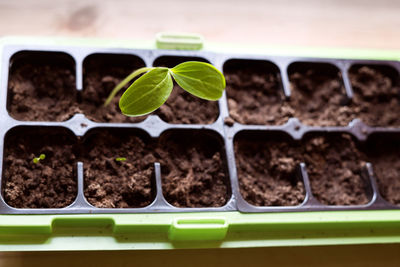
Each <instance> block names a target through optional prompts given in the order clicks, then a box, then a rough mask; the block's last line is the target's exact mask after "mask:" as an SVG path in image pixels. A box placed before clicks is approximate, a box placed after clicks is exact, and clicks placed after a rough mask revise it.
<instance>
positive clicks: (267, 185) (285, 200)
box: [235, 135, 305, 206]
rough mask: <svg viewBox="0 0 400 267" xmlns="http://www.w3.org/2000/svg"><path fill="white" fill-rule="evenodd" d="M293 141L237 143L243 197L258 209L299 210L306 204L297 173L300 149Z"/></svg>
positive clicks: (248, 140)
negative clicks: (277, 207)
mask: <svg viewBox="0 0 400 267" xmlns="http://www.w3.org/2000/svg"><path fill="white" fill-rule="evenodd" d="M292 143H293V142H290V140H289V138H282V137H279V138H278V137H273V138H268V139H260V138H257V137H254V136H249V135H245V136H240V137H238V138H237V139H235V154H236V165H237V171H238V178H239V185H240V193H241V194H242V196H243V198H244V199H245V200H246V201H248V202H249V203H250V204H253V205H256V206H295V205H299V204H301V203H302V202H303V200H304V197H305V190H304V186H303V182H302V181H301V180H299V179H298V177H297V175H296V172H297V168H298V166H299V163H300V155H301V153H299V152H300V151H299V148H298V147H296V146H295V145H293V144H292Z"/></svg>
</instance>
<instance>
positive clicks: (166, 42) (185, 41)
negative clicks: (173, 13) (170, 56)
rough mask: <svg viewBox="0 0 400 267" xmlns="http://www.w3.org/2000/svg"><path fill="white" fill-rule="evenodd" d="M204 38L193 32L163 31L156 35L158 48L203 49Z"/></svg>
mask: <svg viewBox="0 0 400 267" xmlns="http://www.w3.org/2000/svg"><path fill="white" fill-rule="evenodd" d="M203 43H204V38H203V37H202V36H201V35H199V34H193V33H174V32H161V33H158V34H157V35H156V46H157V48H158V49H169V50H201V49H202V48H203Z"/></svg>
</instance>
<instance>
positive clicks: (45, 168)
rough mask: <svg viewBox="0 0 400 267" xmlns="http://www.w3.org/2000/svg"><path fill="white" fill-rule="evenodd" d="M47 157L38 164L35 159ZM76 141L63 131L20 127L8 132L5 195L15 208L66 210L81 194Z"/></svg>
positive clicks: (5, 155)
mask: <svg viewBox="0 0 400 267" xmlns="http://www.w3.org/2000/svg"><path fill="white" fill-rule="evenodd" d="M40 154H44V155H45V159H43V160H40V161H39V162H38V163H34V162H33V159H34V158H35V157H39V155H40ZM75 155H76V151H75V138H74V137H73V135H72V134H71V133H70V132H67V131H66V130H64V129H62V128H51V129H50V128H38V127H18V128H14V129H13V130H11V131H10V132H8V133H7V136H6V138H5V147H4V167H3V170H4V171H3V187H2V194H3V197H4V200H5V201H6V203H7V204H8V205H10V206H12V207H15V208H63V207H66V206H68V205H69V204H71V203H72V202H73V201H74V200H75V198H76V194H77V180H76V176H75V171H74V170H75V165H76V156H75Z"/></svg>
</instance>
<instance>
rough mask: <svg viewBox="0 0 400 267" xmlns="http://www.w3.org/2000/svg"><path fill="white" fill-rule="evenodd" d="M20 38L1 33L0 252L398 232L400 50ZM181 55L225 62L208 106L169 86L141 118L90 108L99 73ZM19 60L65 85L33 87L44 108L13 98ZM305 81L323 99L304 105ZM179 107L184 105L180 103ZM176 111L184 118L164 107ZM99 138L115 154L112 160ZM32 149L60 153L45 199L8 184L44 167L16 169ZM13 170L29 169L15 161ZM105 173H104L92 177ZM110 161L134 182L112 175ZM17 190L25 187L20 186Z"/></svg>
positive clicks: (304, 241) (379, 237)
mask: <svg viewBox="0 0 400 267" xmlns="http://www.w3.org/2000/svg"><path fill="white" fill-rule="evenodd" d="M27 40H29V39H24V38H22V39H19V38H7V39H3V41H2V42H3V45H2V66H1V90H0V101H2V102H1V107H0V116H1V123H2V127H1V128H0V139H1V140H4V141H3V142H2V143H1V146H0V154H1V155H3V160H2V161H0V168H1V169H2V182H1V183H0V186H1V187H0V191H1V192H2V197H1V198H0V213H1V214H2V215H0V237H1V238H0V248H1V249H2V250H60V249H66V250H68V249H78V250H82V249H83V250H84V249H130V248H173V247H183V248H193V247H245V246H281V245H317V244H350V243H381V242H398V241H399V240H400V235H399V234H400V230H399V229H400V228H399V227H398V226H399V225H400V210H399V203H400V201H399V196H400V187H399V186H398V184H399V180H400V173H399V169H398V165H399V160H398V156H399V152H398V151H400V149H397V148H400V143H399V140H400V120H399V119H398V117H399V116H398V115H397V116H390V112H397V113H396V114H399V111H400V104H399V98H400V96H399V92H400V90H399V87H398V86H399V72H400V63H399V62H398V59H399V57H400V53H398V52H392V53H389V54H385V53H382V52H376V51H375V52H373V53H372V54H371V52H363V51H358V52H357V51H356V52H354V51H352V53H349V52H348V51H339V50H331V52H330V51H329V50H328V51H326V52H324V51H320V52H319V53H316V52H315V51H313V52H307V51H299V50H297V51H296V50H292V51H291V52H287V51H286V52H283V51H279V49H269V50H266V51H260V53H253V54H250V53H248V50H235V49H232V52H227V51H226V50H225V51H224V52H219V51H218V50H219V49H218V47H213V48H210V49H206V50H205V51H184V50H161V49H148V48H147V49H146V48H139V49H138V48H135V47H139V46H140V44H136V45H135V44H132V45H131V44H126V43H111V44H110V43H108V42H104V41H103V42H102V41H99V42H93V41H90V40H83V41H76V40H67V41H65V40H58V41H57V40H56V41H55V40H54V39H53V40H45V39H43V40H41V41H34V42H31V44H29V42H27ZM132 47H133V48H132ZM178 48H179V47H178ZM243 51H245V52H243ZM373 55H376V56H373ZM187 60H201V61H206V62H209V63H211V64H213V65H214V66H216V67H217V68H218V69H220V70H223V71H224V73H225V75H226V78H227V90H226V93H225V94H224V96H223V97H222V98H221V100H219V101H218V103H211V102H210V103H205V102H201V103H200V104H198V103H197V102H196V101H195V100H193V99H191V98H188V97H187V96H185V95H182V93H176V94H177V95H175V96H173V98H174V99H173V100H171V102H167V104H166V108H165V109H161V110H160V111H157V112H156V113H154V114H152V115H149V116H146V117H143V118H138V119H126V118H125V117H123V116H121V115H120V114H119V113H118V110H115V109H114V110H111V111H110V113H111V117H110V116H109V114H106V113H104V112H103V111H101V110H100V111H99V110H98V109H96V106H94V107H93V105H94V104H93V103H89V102H90V101H91V100H92V99H93V98H94V96H93V92H91V91H90V86H92V87H93V86H96V83H95V82H96V79H97V80H100V81H101V82H102V83H103V84H107V83H108V82H110V81H111V82H113V79H115V76H118V75H120V76H121V75H122V77H120V78H123V74H121V73H119V72H123V71H127V73H126V74H128V73H129V72H130V71H132V68H135V67H137V66H139V65H143V66H153V65H165V66H169V67H170V66H174V65H175V64H177V63H179V62H182V61H187ZM27 62H28V63H27ZM49 62H50V63H49ZM114 63H116V65H113V64H114ZM29 64H31V66H34V68H33V71H37V70H38V68H40V67H41V66H42V67H43V66H46V64H47V67H43V68H44V69H45V72H46V73H51V71H54V72H57V75H54V79H56V78H57V77H61V76H62V77H63V79H64V80H63V83H61V84H57V83H52V82H54V81H49V80H39V81H35V82H36V84H39V85H40V86H42V89H44V92H42V96H43V97H44V98H45V99H46V101H47V102H46V101H45V102H41V101H42V99H37V100H35V99H34V97H33V99H34V100H33V101H31V102H24V101H26V99H27V98H30V97H31V95H26V93H25V91H24V88H23V86H24V82H25V83H26V82H27V81H28V82H29V79H31V78H32V77H34V76H30V73H31V72H32V69H30V68H29ZM51 64H53V65H51ZM27 65H28V67H27ZM23 68H27V69H23ZM35 68H36V69H35ZM102 68H103V69H102ZM107 68H109V70H110V72H111V71H112V72H113V74H112V75H110V74H108V73H107ZM118 68H119V70H116V69H118ZM20 69H22V70H20ZM126 69H127V70H126ZM39 72H40V71H39ZM93 72H94V74H93ZM254 73H255V74H254ZM371 73H372V74H371ZM126 74H125V75H126ZM49 75H51V74H49ZM91 75H92V76H91ZM96 75H97V76H96ZM113 75H114V76H113ZM368 75H369V76H368ZM374 75H378V78H376V79H378V81H376V83H377V84H379V85H381V86H383V87H384V88H386V89H385V90H387V92H386V91H385V92H383V93H382V92H378V93H374V92H370V93H369V94H362V93H360V91H362V89H363V87H362V86H363V84H364V85H365V84H367V85H368V84H370V83H374V80H373V78H374V77H373V76H374ZM379 75H381V76H379ZM56 76H57V77H56ZM321 77H323V78H321ZM21 79H22V81H21ZM23 79H26V80H23ZM32 79H35V78H32ZM368 79H370V80H371V79H372V81H370V80H368ZM30 82H32V81H30ZM313 82H314V83H313ZM47 83H49V84H50V85H49V87H56V86H61V87H63V88H67V89H66V90H64V91H62V92H61V94H62V95H63V101H62V102H60V101H59V102H52V101H54V99H52V97H53V98H54V95H53V96H52V95H51V94H50V95H49V94H48V92H46V84H47ZM382 83H383V85H382ZM10 84H11V85H10ZM43 84H44V85H43ZM266 84H267V85H266ZM310 84H311V85H310ZM360 84H361V85H360ZM265 86H266V87H267V88H265ZM318 86H319V87H318ZM372 86H374V85H372ZM326 87H328V88H330V89H332V92H329V90H327V89H326ZM21 88H22V89H21ZM243 88H245V90H243ZM254 88H256V89H254ZM315 88H317V89H318V88H322V89H321V90H325V91H323V93H324V94H325V95H326V96H325V97H321V96H317V97H316V98H315V99H317V100H315V99H313V92H312V90H315ZM359 88H361V89H359ZM393 88H394V89H393ZM178 90H179V88H175V91H177V92H179V91H178ZM393 90H394V91H395V92H394V93H393ZM396 90H397V91H396ZM263 91H267V92H268V93H267V94H263V93H260V92H263ZM59 93H60V92H58V94H59ZM246 94H247V95H246ZM271 96H272V97H271ZM179 98H183V99H184V101H183V102H179ZM176 99H178V100H176ZM321 99H322V100H321ZM257 100H259V101H260V103H261V105H258V104H257ZM318 101H320V103H318ZM99 103H101V102H99ZM99 103H97V105H99ZM184 103H190V104H188V106H184V107H182V105H184ZM254 103H255V104H254ZM371 103H374V104H373V105H372V107H371V106H368V105H369V104H371ZM114 104H115V103H114ZM35 105H36V106H35ZM46 105H47V106H46ZM90 105H92V106H90ZM100 105H101V104H100ZM310 105H311V106H310ZM60 106H61V108H63V110H59V107H60ZM35 107H37V108H36V109H35ZM52 108H54V112H53V110H52ZM179 109H182V110H186V111H187V109H189V110H190V111H191V112H189V113H187V112H186V113H185V112H184V111H182V112H181V113H179V114H177V115H175V116H174V113H177V111H178V110H179ZM374 109H376V110H378V114H375V113H374ZM171 111H172V112H171ZM171 113H172V115H171ZM193 113H195V114H197V115H198V116H192V114H193ZM387 114H389V115H387ZM120 140H123V142H119V141H120ZM121 143H123V145H121ZM44 147H45V148H44ZM110 147H111V148H114V147H118V149H117V150H114V152H113V153H114V154H112V155H111V160H110V152H109V151H108V150H107V149H109V148H110ZM36 151H37V152H36ZM43 151H45V152H46V154H47V156H46V159H44V160H43V162H44V161H46V160H47V161H48V160H51V156H53V159H55V158H57V159H61V160H60V161H59V162H53V163H52V166H53V167H54V166H56V168H59V169H60V170H63V171H64V173H68V175H66V177H67V176H68V177H69V176H70V177H72V179H69V180H68V179H66V178H65V177H64V176H63V174H58V175H60V176H61V177H59V178H60V179H59V180H52V183H55V185H54V186H53V185H47V186H49V187H48V188H50V190H47V189H46V191H45V192H43V187H40V185H39V186H38V185H37V184H35V182H34V181H32V180H29V179H28V180H25V181H24V180H23V178H22V179H21V178H19V180H18V179H17V178H18V177H21V173H24V172H25V174H26V168H27V169H29V168H33V170H32V173H33V175H34V174H35V171H37V170H36V168H41V167H38V165H37V166H36V165H33V167H32V164H33V163H31V162H30V161H31V158H28V159H26V160H27V161H29V162H28V163H26V162H22V163H21V161H24V159H23V158H22V159H21V154H22V155H34V156H39V154H40V153H42V152H43ZM57 151H58V152H57ZM132 151H137V152H136V154H135V153H134V152H132ZM154 151H156V152H157V153H154ZM60 154H61V155H62V156H60ZM49 156H50V157H49ZM125 156H128V157H130V158H132V157H133V158H136V159H137V160H138V161H140V160H142V159H145V160H142V161H145V164H144V165H143V164H142V165H140V167H136V166H134V168H138V169H137V171H136V172H132V171H130V168H129V167H131V168H132V165H128V166H127V165H123V164H125V163H124V162H122V163H121V162H117V161H114V160H113V159H114V158H113V157H125ZM396 158H397V160H396ZM196 160H197V161H196ZM138 161H135V163H134V164H137V162H138ZM204 162H206V165H207V166H204V164H203V165H202V163H204ZM387 162H391V163H392V164H389V165H388V164H387ZM29 164H30V165H29ZM39 164H40V163H39ZM57 164H58V165H57ZM385 164H386V165H385ZM19 165H23V166H24V168H25V169H22V170H21V169H14V168H15V166H19ZM390 165H391V166H390ZM27 166H28V167H27ZM123 166H125V167H123ZM176 166H178V167H176ZM188 166H189V167H188ZM190 166H193V168H192V169H191V172H192V175H190V172H188V171H187V169H188V168H189V169H190V168H191V167H190ZM393 166H394V167H393ZM389 167H392V169H391V171H390V175H389V176H387V175H386V173H385V168H389ZM102 168H106V170H104V172H106V173H107V175H109V176H111V177H114V178H113V179H114V180H113V181H107V180H106V178H102V177H103V176H104V175H103V170H102ZM119 168H123V169H124V171H123V172H122V173H123V174H125V175H128V176H132V177H134V178H133V180H130V179H122V178H121V177H119V175H121V172H119V171H116V169H117V170H118V169H119ZM396 168H397V169H396ZM46 171H48V172H49V170H48V169H46ZM396 171H397V174H396ZM39 172H41V173H42V174H43V173H45V172H44V170H39ZM393 172H394V174H393ZM171 173H173V174H175V175H171ZM193 173H194V174H193ZM199 174H200V176H202V177H205V178H202V179H203V180H201V181H200V182H199V183H198V184H197V185H195V186H191V185H190V184H189V185H188V186H186V185H185V183H187V181H188V179H189V180H190V179H193V177H196V175H199ZM396 175H397V181H396ZM49 176H50V175H49ZM146 177H147V178H146ZM188 177H189V178H188ZM190 177H192V178H190ZM197 177H198V176H197ZM266 178H267V180H265V179H266ZM263 179H264V180H263ZM23 183H29V186H26V187H23ZM126 184H129V186H128V187H129V188H130V191H129V190H128V191H129V192H128V191H127V190H126V187H127V186H126ZM138 184H139V186H137V185H138ZM185 186H186V187H185ZM137 187H139V189H134V188H137ZM20 188H25V189H24V190H27V191H29V190H31V191H29V192H28V193H21V192H18V190H17V189H20ZM45 188H47V187H45ZM178 189H179V190H178ZM119 190H120V191H119ZM124 190H125V191H124ZM396 190H397V191H396ZM131 191H133V193H132V192H131ZM396 192H397V193H396ZM107 194H110V195H112V196H115V197H110V198H109V197H107V196H108V195H107ZM27 195H29V197H26V196H27ZM60 195H61V196H62V198H63V199H62V200H60V201H59V202H57V201H58V198H59V196H60ZM61 240H64V243H63V242H61ZM99 240H101V242H97V241H99ZM78 241H79V242H80V243H79V242H78ZM77 242H78V243H79V244H78V243H77Z"/></svg>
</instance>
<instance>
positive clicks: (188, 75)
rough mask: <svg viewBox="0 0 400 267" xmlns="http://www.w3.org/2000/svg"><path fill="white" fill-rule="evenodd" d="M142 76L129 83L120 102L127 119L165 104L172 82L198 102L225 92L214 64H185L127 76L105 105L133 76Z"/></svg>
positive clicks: (215, 97) (189, 62)
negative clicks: (197, 99)
mask: <svg viewBox="0 0 400 267" xmlns="http://www.w3.org/2000/svg"><path fill="white" fill-rule="evenodd" d="M143 73H145V74H144V75H143V76H141V77H139V78H138V79H137V80H136V81H135V82H134V83H132V84H131V85H130V86H129V87H128V89H126V91H125V92H124V93H123V95H122V96H121V99H120V100H119V108H120V109H121V111H122V113H123V114H125V115H126V116H131V117H135V116H141V115H146V114H149V113H151V112H153V111H154V110H156V109H158V108H159V107H160V106H161V105H162V104H164V103H165V101H167V99H168V97H169V96H170V94H171V92H172V88H173V79H174V80H175V82H176V83H177V84H178V85H179V86H180V87H182V89H183V90H185V91H187V92H189V93H190V94H192V95H194V96H197V97H199V98H201V99H206V100H212V101H216V100H218V99H220V98H221V96H222V93H223V91H224V89H225V78H224V75H223V74H222V73H221V72H220V71H219V70H217V69H216V68H215V67H214V66H213V65H211V64H208V63H204V62H197V61H187V62H184V63H181V64H179V65H176V66H175V67H173V68H166V67H145V68H141V69H138V70H136V71H134V72H132V73H131V74H130V75H128V76H127V77H126V78H125V79H124V80H123V81H122V82H120V83H119V84H118V85H117V86H115V88H114V89H113V90H112V92H111V94H110V95H109V96H108V98H107V100H106V102H105V103H104V106H107V105H108V104H110V102H111V100H112V99H113V98H114V97H115V95H116V94H117V93H118V92H119V91H120V90H121V89H122V88H124V86H125V85H127V84H128V83H129V82H131V81H132V80H133V79H134V78H135V77H137V76H139V75H141V74H143Z"/></svg>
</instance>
